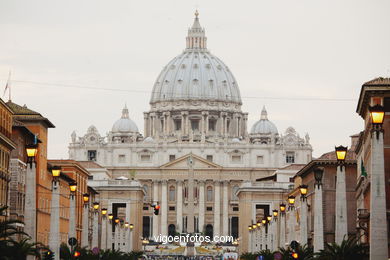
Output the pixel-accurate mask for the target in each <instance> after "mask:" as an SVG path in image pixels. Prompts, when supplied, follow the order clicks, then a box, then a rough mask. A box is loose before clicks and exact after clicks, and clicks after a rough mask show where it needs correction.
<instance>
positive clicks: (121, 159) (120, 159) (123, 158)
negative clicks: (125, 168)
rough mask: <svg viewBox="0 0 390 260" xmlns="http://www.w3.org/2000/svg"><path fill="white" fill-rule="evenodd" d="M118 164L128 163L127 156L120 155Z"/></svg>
mask: <svg viewBox="0 0 390 260" xmlns="http://www.w3.org/2000/svg"><path fill="white" fill-rule="evenodd" d="M118 162H120V163H124V162H126V155H124V154H120V155H119V156H118Z"/></svg>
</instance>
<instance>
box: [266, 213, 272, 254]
mask: <svg viewBox="0 0 390 260" xmlns="http://www.w3.org/2000/svg"><path fill="white" fill-rule="evenodd" d="M267 224H268V226H267V228H266V229H268V230H267V231H268V232H267V248H268V249H270V250H271V251H272V250H273V249H272V243H273V231H272V229H273V225H272V216H271V215H268V216H267Z"/></svg>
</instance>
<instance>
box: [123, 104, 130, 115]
mask: <svg viewBox="0 0 390 260" xmlns="http://www.w3.org/2000/svg"><path fill="white" fill-rule="evenodd" d="M121 118H129V110H128V109H127V105H126V104H125V107H124V108H123V109H122V116H121Z"/></svg>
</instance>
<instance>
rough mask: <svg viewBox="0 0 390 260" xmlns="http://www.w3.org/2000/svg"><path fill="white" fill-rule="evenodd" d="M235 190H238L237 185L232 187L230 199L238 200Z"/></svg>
mask: <svg viewBox="0 0 390 260" xmlns="http://www.w3.org/2000/svg"><path fill="white" fill-rule="evenodd" d="M237 191H238V186H237V185H236V186H234V187H233V188H232V200H238V197H237V195H236V193H237Z"/></svg>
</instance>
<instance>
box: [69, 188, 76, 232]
mask: <svg viewBox="0 0 390 260" xmlns="http://www.w3.org/2000/svg"><path fill="white" fill-rule="evenodd" d="M69 190H70V197H69V204H70V205H69V238H71V237H74V238H76V190H77V183H76V182H71V183H69Z"/></svg>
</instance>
